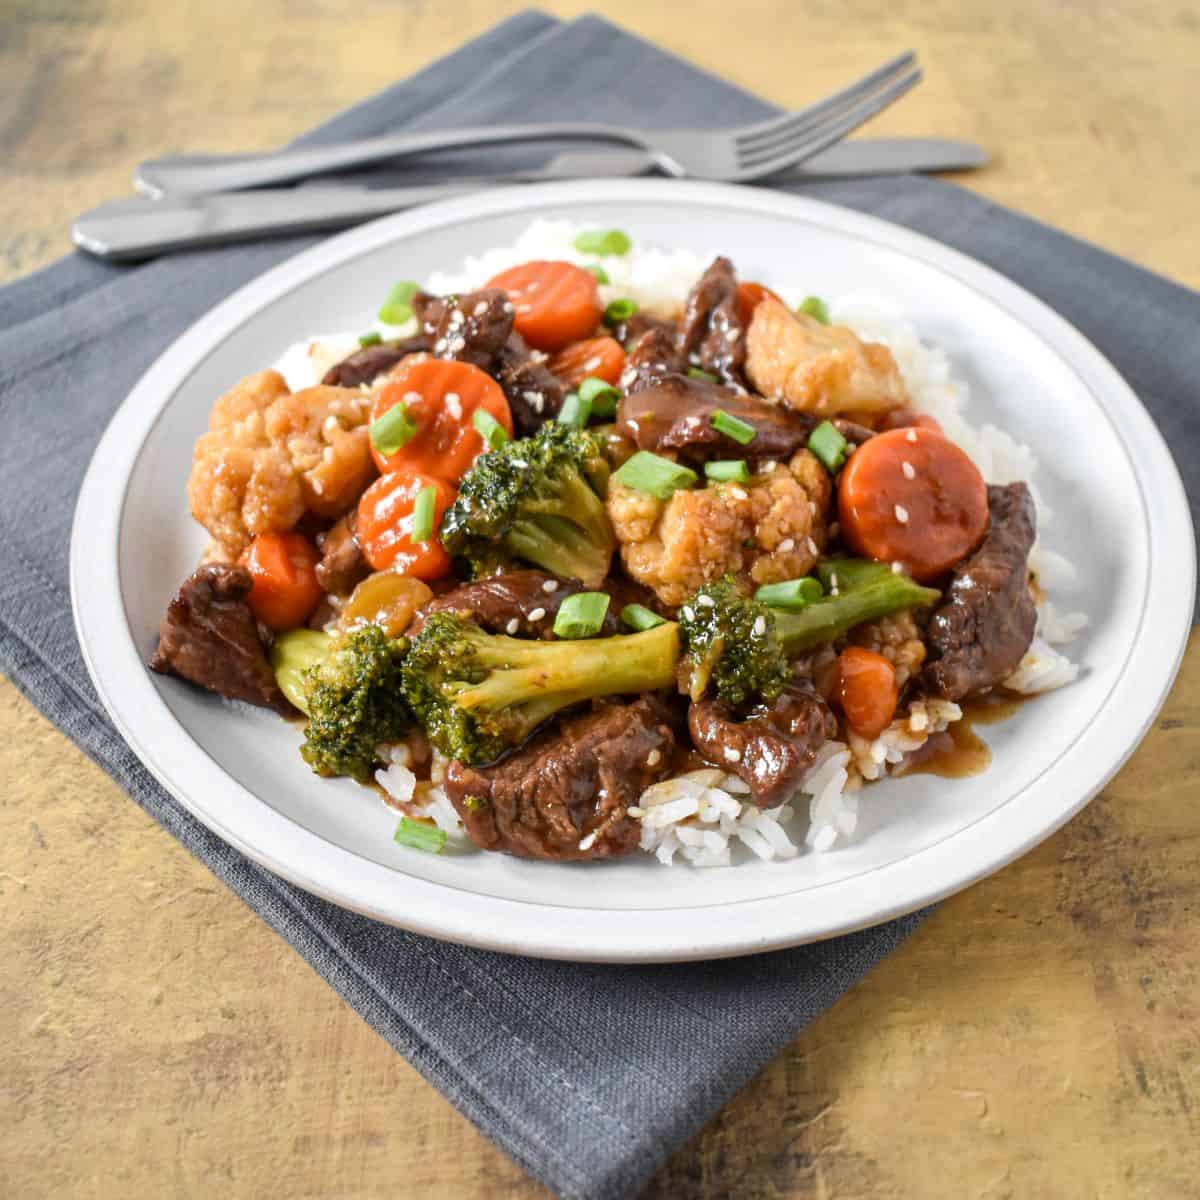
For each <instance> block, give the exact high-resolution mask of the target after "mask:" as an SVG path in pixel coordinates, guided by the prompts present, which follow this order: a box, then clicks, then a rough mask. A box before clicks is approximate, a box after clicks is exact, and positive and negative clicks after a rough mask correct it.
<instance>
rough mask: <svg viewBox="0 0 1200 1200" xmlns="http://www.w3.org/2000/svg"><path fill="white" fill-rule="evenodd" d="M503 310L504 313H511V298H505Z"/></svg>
mask: <svg viewBox="0 0 1200 1200" xmlns="http://www.w3.org/2000/svg"><path fill="white" fill-rule="evenodd" d="M504 311H505V312H506V313H511V312H512V311H513V306H512V301H511V300H505V302H504Z"/></svg>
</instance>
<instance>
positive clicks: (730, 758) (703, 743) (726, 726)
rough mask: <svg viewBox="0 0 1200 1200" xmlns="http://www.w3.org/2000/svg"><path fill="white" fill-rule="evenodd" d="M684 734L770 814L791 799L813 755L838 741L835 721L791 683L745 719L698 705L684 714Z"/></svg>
mask: <svg viewBox="0 0 1200 1200" xmlns="http://www.w3.org/2000/svg"><path fill="white" fill-rule="evenodd" d="M688 732H689V733H690V734H691V735H692V742H693V744H694V745H695V747H696V749H697V750H699V751H700V753H701V754H703V755H704V757H705V758H706V759H708V761H709V762H712V763H716V764H717V765H718V766H719V767H721V768H722V769H723V770H726V771H729V772H731V773H732V774H734V775H736V776H737V777H738V778H739V779H741V780H743V781H744V782H745V783H747V784H749V786H750V797H751V799H752V800H753V801H754V803H755V804H757V805H758V807H759V808H774V807H775V806H776V805H777V804H782V803H783V802H784V801H785V800H787V799H789V798H790V797H791V796H792V795H794V794H795V791H796V789H797V788H798V787H799V786H800V781H801V779H803V778H804V773H805V771H807V770H808V768H809V767H810V766H812V762H813V759H814V758H815V757H816V753H817V751H818V750H819V749H820V748H821V746H823V745H824V744H825V742H827V741H828V740H829V739H830V738H832V737H834V736H835V735H836V733H837V720H836V719H835V717H834V715H833V712H832V710H831V709H830V707H829V705H828V704H826V703H825V701H824V700H823V699H822V698H821V697H820V696H819V695H818V694H817V692H816V691H815V690H814V689H813V688H812V687H811V686H810V685H808V684H804V683H793V684H791V685H789V686H788V687H787V688H785V689H784V691H783V692H782V693H781V694H780V695H779V697H778V698H777V699H776V700H773V701H772V702H771V703H770V704H765V703H764V704H758V705H755V706H754V707H753V708H751V709H749V710H748V711H747V712H745V713H744V714H738V713H736V712H735V711H734V710H733V709H732V708H730V706H729V705H728V704H725V703H724V702H723V701H721V700H700V701H698V702H697V703H694V704H693V705H692V706H691V708H690V709H689V710H688Z"/></svg>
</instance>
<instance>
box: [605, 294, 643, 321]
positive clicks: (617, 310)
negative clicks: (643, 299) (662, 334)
mask: <svg viewBox="0 0 1200 1200" xmlns="http://www.w3.org/2000/svg"><path fill="white" fill-rule="evenodd" d="M637 310H638V306H637V301H636V300H630V299H629V297H628V296H622V297H621V298H620V299H619V300H614V301H613V302H612V303H611V304H610V305H609V306H608V307H607V308H606V309H605V310H604V323H605V325H619V324H620V323H621V322H622V321H628V320H629V318H630V317H632V316H633V314H634V313H635V312H637Z"/></svg>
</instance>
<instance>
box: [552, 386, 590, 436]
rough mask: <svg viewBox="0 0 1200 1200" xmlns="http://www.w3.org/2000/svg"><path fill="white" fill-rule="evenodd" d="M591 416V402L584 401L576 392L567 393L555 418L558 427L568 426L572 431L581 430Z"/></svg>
mask: <svg viewBox="0 0 1200 1200" xmlns="http://www.w3.org/2000/svg"><path fill="white" fill-rule="evenodd" d="M591 415H592V402H591V401H590V400H585V399H584V398H583V396H581V395H580V394H579V393H578V392H568V393H567V395H566V399H564V400H563V402H562V408H560V409H559V410H558V416H557V418H555V419H556V420H557V421H558V423H559V424H560V425H570V426H571V428H572V429H582V428H583V427H584V426H585V425H586V424H587V423H588V418H590V417H591Z"/></svg>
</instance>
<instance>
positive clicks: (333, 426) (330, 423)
mask: <svg viewBox="0 0 1200 1200" xmlns="http://www.w3.org/2000/svg"><path fill="white" fill-rule="evenodd" d="M341 427H342V423H341V422H340V421H339V420H338V419H337V417H334V416H329V417H326V418H325V422H324V424H323V425H322V426H321V428H322V429H324V430H325V432H326V433H333V432H334V431H335V430H337V429H341Z"/></svg>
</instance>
